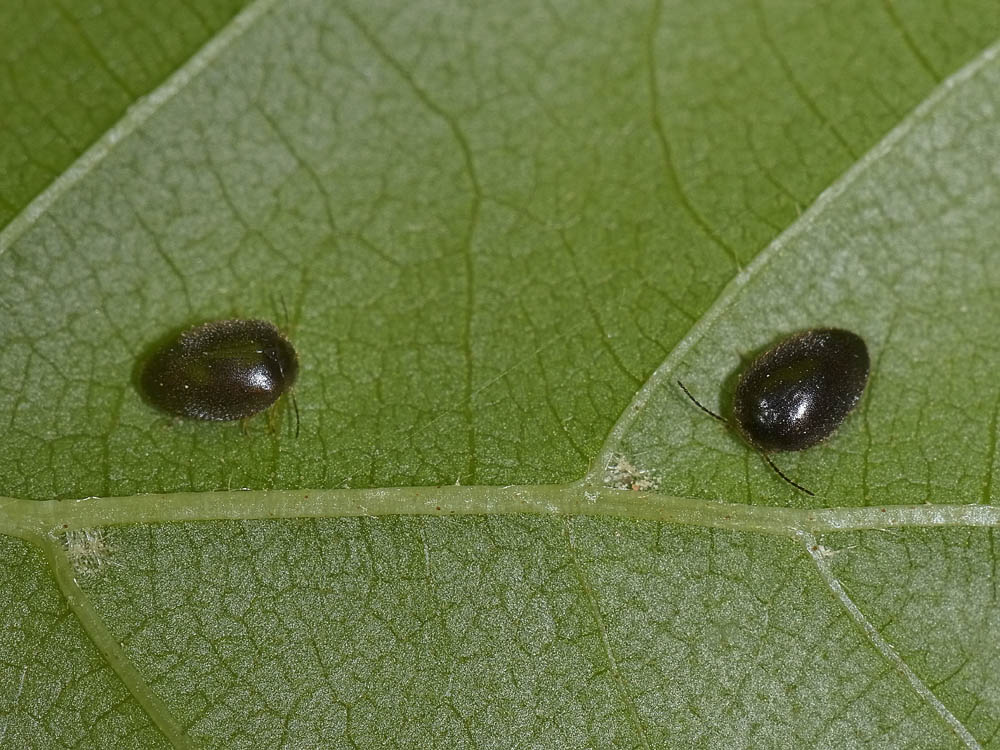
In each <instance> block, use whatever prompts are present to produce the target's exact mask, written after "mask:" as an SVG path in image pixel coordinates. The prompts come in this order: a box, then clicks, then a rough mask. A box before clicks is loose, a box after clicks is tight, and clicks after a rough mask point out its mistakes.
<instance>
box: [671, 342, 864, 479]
mask: <svg viewBox="0 0 1000 750" xmlns="http://www.w3.org/2000/svg"><path fill="white" fill-rule="evenodd" d="M869 367H870V361H869V358H868V347H867V346H865V342H864V339H862V338H861V337H860V336H858V335H857V334H856V333H852V332H850V331H845V330H843V329H841V328H816V329H811V330H808V331H802V332H801V333H796V334H793V335H792V336H789V337H788V338H786V339H784V340H782V341H781V342H779V343H778V344H776V345H775V346H773V347H771V348H770V349H768V350H767V351H765V352H764V353H763V354H761V355H759V356H758V357H757V358H756V359H755V360H754V361H753V362H751V363H750V366H749V367H747V368H746V370H744V371H743V373H742V374H741V375H740V379H739V383H738V384H737V386H736V394H735V397H734V398H733V417H732V420H727V419H725V418H723V417H721V416H719V415H718V414H716V413H715V412H713V411H711V410H709V409H707V408H705V407H704V406H702V405H701V404H700V403H699V402H698V400H697V399H696V398H695V397H694V396H692V395H691V393H690V391H688V389H687V388H685V387H684V384H683V383H681V382H680V381H679V380H678V381H677V384H678V385H679V386H680V387H681V388H682V389H683V391H684V393H686V394H687V396H688V398H690V399H691V400H692V401H693V402H694V403H695V404H696V405H697V406H698V407H699V408H700V409H701V410H702V411H704V412H706V413H707V414H710V415H711V416H712V417H714V418H715V419H718V420H719V421H721V422H724V423H725V424H726V425H729V426H731V427H733V428H734V429H735V430H736V431H737V432H738V433H739V434H740V436H741V437H742V438H743V439H744V440H745V441H746V442H747V443H749V444H750V445H751V446H752V447H754V448H756V449H757V450H758V451H759V452H760V454H761V456H763V457H764V460H765V461H767V463H768V464H769V465H770V467H771V468H772V469H774V471H775V472H776V473H777V474H778V476H780V477H781V478H782V479H784V480H785V481H786V482H788V483H789V484H791V485H792V486H794V487H797V488H798V489H800V490H802V491H803V492H805V493H806V494H808V495H812V494H813V493H812V492H810V491H809V490H807V489H806V488H805V487H803V486H802V485H800V484H797V483H796V482H793V481H792V480H791V479H789V478H788V477H786V476H785V475H784V474H783V473H782V472H781V470H780V469H778V467H777V466H775V465H774V463H773V462H772V461H771V459H770V458H769V457H768V455H767V454H768V453H772V452H774V451H800V450H804V449H806V448H810V447H812V446H814V445H816V444H817V443H820V442H822V441H824V440H826V439H827V438H828V437H830V435H832V434H833V433H834V431H835V430H836V429H837V428H838V427H839V426H840V424H841V423H842V422H843V421H844V419H845V418H846V417H847V415H848V414H849V413H850V412H851V410H852V409H854V407H855V406H856V405H857V403H858V401H859V400H860V399H861V394H862V393H863V392H864V390H865V385H866V384H867V382H868V370H869Z"/></svg>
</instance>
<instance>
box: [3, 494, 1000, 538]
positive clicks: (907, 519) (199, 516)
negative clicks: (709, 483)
mask: <svg viewBox="0 0 1000 750" xmlns="http://www.w3.org/2000/svg"><path fill="white" fill-rule="evenodd" d="M515 513H527V514H533V515H548V516H593V517H604V518H631V519H635V520H644V521H660V522H664V523H677V524H686V525H692V526H704V527H708V528H719V529H733V530H739V531H748V532H756V533H762V534H775V535H781V536H795V535H796V534H798V533H799V532H807V533H812V534H824V533H832V532H837V531H865V530H871V529H892V528H900V527H915V526H919V527H946V526H972V527H985V528H993V527H996V526H1000V507H998V506H995V505H980V504H976V505H948V504H925V505H887V506H884V507H864V508H817V509H809V508H780V507H772V506H755V505H744V504H742V503H724V502H718V501H714V500H705V499H699V498H690V497H675V496H671V495H663V494H658V493H649V492H635V491H632V490H617V489H611V488H608V487H596V486H594V487H591V486H588V485H585V484H564V485H510V486H507V487H488V486H469V487H466V486H459V485H446V486H443V487H392V488H382V489H333V490H274V491H235V492H190V493H184V492H178V493H174V494H166V495H135V496H133V497H107V498H84V499H81V500H22V499H16V498H0V533H2V534H10V535H13V536H18V537H22V538H25V539H29V540H35V541H38V540H40V539H45V538H46V537H47V536H48V535H50V534H61V533H63V532H66V531H72V530H75V529H89V528H94V527H99V526H111V525H119V524H133V523H160V522H168V521H216V520H250V519H277V518H336V517H346V516H370V517H378V516H400V515H423V516H469V515H477V516H478V515H509V514H515Z"/></svg>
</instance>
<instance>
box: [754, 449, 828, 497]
mask: <svg viewBox="0 0 1000 750" xmlns="http://www.w3.org/2000/svg"><path fill="white" fill-rule="evenodd" d="M758 452H759V453H760V455H761V457H762V458H763V459H764V460H765V461H767V465H768V466H770V467H771V468H772V469H774V473H775V474H777V475H778V476H779V477H781V478H782V479H784V480H785V481H786V482H788V483H789V484H790V485H792V487H794V488H795V489H797V490H802V491H803V492H804V493H806V494H807V495H809V497H816V493H815V492H810V491H809V490H807V489H806V488H805V487H803V486H802V485H801V484H799V483H798V482H794V481H792V480H791V479H789V478H788V477H786V476H785V474H784V472H783V471H782V470H781V469H779V468H778V467H777V466H775V465H774V461H772V460H771V458H770V457H769V456H768V455H767V454H766V453H764V452H763V451H758Z"/></svg>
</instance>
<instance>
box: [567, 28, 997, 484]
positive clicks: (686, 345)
mask: <svg viewBox="0 0 1000 750" xmlns="http://www.w3.org/2000/svg"><path fill="white" fill-rule="evenodd" d="M998 54H1000V42H996V43H994V44H993V45H991V46H990V47H988V48H987V49H985V50H983V52H982V54H980V55H979V56H978V57H976V58H975V59H974V60H972V61H971V62H970V63H969V64H968V65H966V66H965V67H964V68H962V69H960V70H959V71H957V72H956V73H954V74H953V75H951V76H950V77H948V78H946V79H945V80H944V81H943V82H942V83H941V85H940V86H938V87H937V88H936V89H934V91H932V92H931V93H930V95H929V96H928V97H927V98H926V99H924V100H923V101H922V102H921V103H920V104H919V105H918V106H917V107H916V108H915V109H914V110H913V111H912V112H910V114H908V115H907V116H906V117H904V118H903V119H902V120H901V121H900V123H899V124H898V125H897V126H896V127H895V128H893V129H892V130H891V131H890V132H889V134H888V135H886V137H885V138H883V139H882V140H881V141H880V142H879V143H878V144H876V145H875V146H874V147H873V148H872V149H871V150H870V151H869V152H868V153H867V154H865V155H864V156H863V157H862V158H861V159H860V160H859V161H857V162H855V163H854V165H853V166H852V167H851V168H850V169H848V170H847V171H846V172H845V173H844V174H843V175H842V176H841V177H840V178H839V179H838V180H837V181H835V182H834V183H833V184H832V185H831V186H830V187H828V188H827V189H826V190H824V191H823V192H822V193H820V196H819V197H818V198H817V199H816V200H815V201H814V202H813V204H812V205H811V206H810V207H809V208H808V209H807V210H806V211H805V213H803V214H802V215H801V216H800V217H799V218H798V219H797V220H796V221H794V222H793V223H792V224H790V225H789V226H788V228H787V229H786V230H785V231H784V232H782V233H781V234H780V235H778V236H777V237H776V238H775V239H774V240H773V241H772V242H771V244H769V245H768V246H767V247H765V248H764V249H763V250H761V252H760V253H759V254H758V255H757V256H756V257H755V258H754V259H753V260H752V261H751V262H750V264H749V265H747V266H746V267H745V268H743V269H742V270H740V272H739V273H737V274H736V275H735V276H733V278H732V279H731V280H730V281H729V283H728V284H726V286H725V287H724V288H723V290H722V292H721V293H720V294H719V297H718V298H717V299H716V301H715V303H714V304H713V305H712V306H711V307H710V308H708V310H706V311H705V313H704V315H702V316H701V318H699V319H698V322H697V323H695V324H694V325H693V326H692V327H691V330H690V331H689V332H688V334H687V336H685V337H684V338H683V339H681V340H680V341H679V342H678V344H677V346H675V347H674V349H673V351H671V352H670V354H669V355H668V356H667V358H666V359H665V360H664V361H663V363H662V364H661V365H660V366H659V367H658V368H657V369H656V371H655V372H654V373H653V374H652V375H650V376H649V379H648V380H647V381H646V383H645V385H643V387H642V388H640V389H639V391H638V392H637V393H636V394H635V397H634V398H633V399H632V403H630V404H629V405H628V406H627V407H626V408H625V410H624V411H622V413H621V416H619V418H618V421H617V422H616V423H615V425H614V427H613V428H612V429H611V431H610V432H609V433H608V437H607V440H605V442H604V445H603V446H602V448H601V451H600V453H598V455H597V457H596V458H595V460H594V462H593V463H592V464H591V466H590V471H589V472H588V473H587V480H588V481H590V482H598V481H600V477H601V475H602V474H603V473H604V469H605V467H606V466H607V465H608V464H609V463H610V462H611V460H612V456H614V455H615V454H616V453H618V452H619V450H620V445H621V442H622V438H623V437H624V436H625V434H626V433H627V432H628V431H629V430H630V429H631V427H632V425H633V424H634V423H635V420H636V418H637V417H638V416H639V415H640V414H641V413H642V411H643V409H644V408H645V406H646V404H647V403H649V400H650V399H651V398H652V397H653V395H654V394H655V393H656V392H657V390H659V389H660V388H664V387H667V386H668V384H669V383H671V382H672V381H673V379H674V376H673V373H674V371H675V370H676V369H677V365H678V364H680V363H681V362H682V361H683V360H684V358H685V357H686V356H687V353H688V352H689V351H691V349H692V348H693V347H694V346H695V345H696V344H697V343H698V342H699V341H701V339H702V338H703V337H704V336H705V334H706V333H707V332H708V331H709V330H710V329H711V328H712V326H713V325H714V324H715V322H716V320H718V319H719V318H721V317H722V316H723V315H724V314H725V313H726V312H727V311H728V310H729V308H730V307H732V306H733V305H734V304H735V303H736V301H737V300H738V299H739V295H740V293H741V292H742V291H743V288H744V287H745V286H746V285H747V284H748V283H749V282H750V281H751V280H752V279H754V278H755V277H756V276H757V274H758V273H760V272H761V271H762V270H763V269H765V268H766V267H767V265H768V264H769V263H771V261H773V260H774V259H775V257H776V256H778V255H779V254H780V253H782V252H783V251H784V249H785V248H786V247H787V246H788V245H790V244H791V243H792V242H793V240H795V239H797V238H798V237H799V236H800V235H804V234H807V233H808V232H809V231H810V230H811V229H812V226H813V225H814V224H815V223H816V222H817V221H818V219H819V218H820V217H821V216H822V215H823V212H824V211H826V210H827V209H828V208H829V207H830V205H831V204H833V203H834V202H836V201H837V200H839V198H840V196H841V195H843V194H844V193H845V192H846V191H847V190H848V189H849V188H850V187H851V186H852V185H853V184H854V183H855V182H856V181H857V180H858V179H859V178H860V177H861V176H862V175H863V174H864V173H865V172H866V171H867V170H868V169H869V168H870V167H871V166H872V165H873V164H875V163H877V162H879V161H880V160H881V159H883V158H885V156H886V155H887V154H889V153H890V152H891V151H892V150H893V149H895V148H896V147H897V145H899V144H900V143H901V142H902V140H903V139H904V138H905V137H906V136H907V134H909V132H910V131H911V130H912V129H913V128H914V127H916V125H917V124H918V123H920V122H921V121H923V120H924V119H926V118H927V116H928V115H929V114H930V113H931V112H933V111H934V109H935V108H936V107H937V106H938V105H940V104H941V103H942V102H944V101H945V100H946V99H947V98H948V96H949V95H950V94H951V92H952V89H955V88H957V87H958V86H959V85H960V84H961V83H964V82H965V81H967V80H969V79H972V78H974V77H975V76H976V75H977V74H978V73H979V72H980V71H982V70H983V69H984V68H985V67H986V66H987V65H988V64H989V63H991V62H992V61H993V60H994V59H995V58H996V57H997V55H998Z"/></svg>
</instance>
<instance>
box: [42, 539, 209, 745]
mask: <svg viewBox="0 0 1000 750" xmlns="http://www.w3.org/2000/svg"><path fill="white" fill-rule="evenodd" d="M59 538H60V537H57V536H56V535H54V534H49V535H46V536H45V537H44V538H43V539H41V540H38V541H39V542H40V544H41V547H42V549H43V551H44V552H45V557H46V558H47V560H48V563H49V567H50V568H51V570H52V572H53V574H54V575H55V579H56V584H57V585H58V586H59V590H60V591H61V592H62V595H63V596H64V597H65V598H66V603H67V604H68V605H69V608H70V609H71V610H72V611H73V613H74V614H75V615H76V617H77V619H78V620H79V621H80V624H81V625H82V626H83V629H84V630H85V631H86V632H87V634H88V635H89V636H90V640H91V641H92V642H93V644H94V646H95V647H96V648H97V649H98V651H100V652H101V655H102V656H103V657H104V659H105V660H106V661H107V663H108V665H109V666H110V667H111V669H112V670H113V671H114V673H115V674H116V675H118V677H119V678H120V679H121V681H122V684H123V685H124V686H125V687H127V688H128V690H129V692H130V693H131V694H132V697H133V698H135V700H136V702H137V703H138V704H139V705H140V706H142V708H143V710H144V711H145V712H146V715H147V716H149V718H150V720H151V721H152V722H153V723H154V724H155V725H156V728H157V729H159V730H160V732H162V733H163V735H164V737H166V739H167V740H168V741H169V742H170V744H171V745H173V747H175V748H177V749H178V750H194V747H195V745H194V743H193V742H192V741H191V738H190V737H188V735H187V734H186V733H185V732H184V729H183V728H182V727H181V726H180V724H178V723H177V720H176V719H175V718H174V716H173V714H172V713H171V711H170V709H169V708H167V706H166V704H165V703H164V702H163V701H162V700H161V699H160V698H159V697H158V696H157V695H156V693H155V692H153V689H152V688H151V687H150V686H149V684H148V683H147V682H146V678H145V677H143V675H142V673H141V672H140V671H139V670H138V669H137V668H136V666H135V664H133V663H132V661H131V660H130V659H129V658H128V656H126V654H125V648H124V646H123V644H121V643H120V642H119V641H118V640H117V639H116V638H115V637H114V635H112V633H111V631H110V630H108V627H107V625H105V624H104V620H102V619H101V616H100V615H99V614H97V610H96V609H95V608H94V604H93V602H92V601H91V600H90V598H89V597H88V596H87V595H86V594H85V593H84V592H83V589H81V588H80V584H78V583H77V582H76V573H75V571H74V570H73V567H72V566H71V565H70V563H69V560H68V558H67V557H66V555H65V553H64V551H63V549H62V545H61V543H60V542H59V541H58V539H59Z"/></svg>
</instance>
